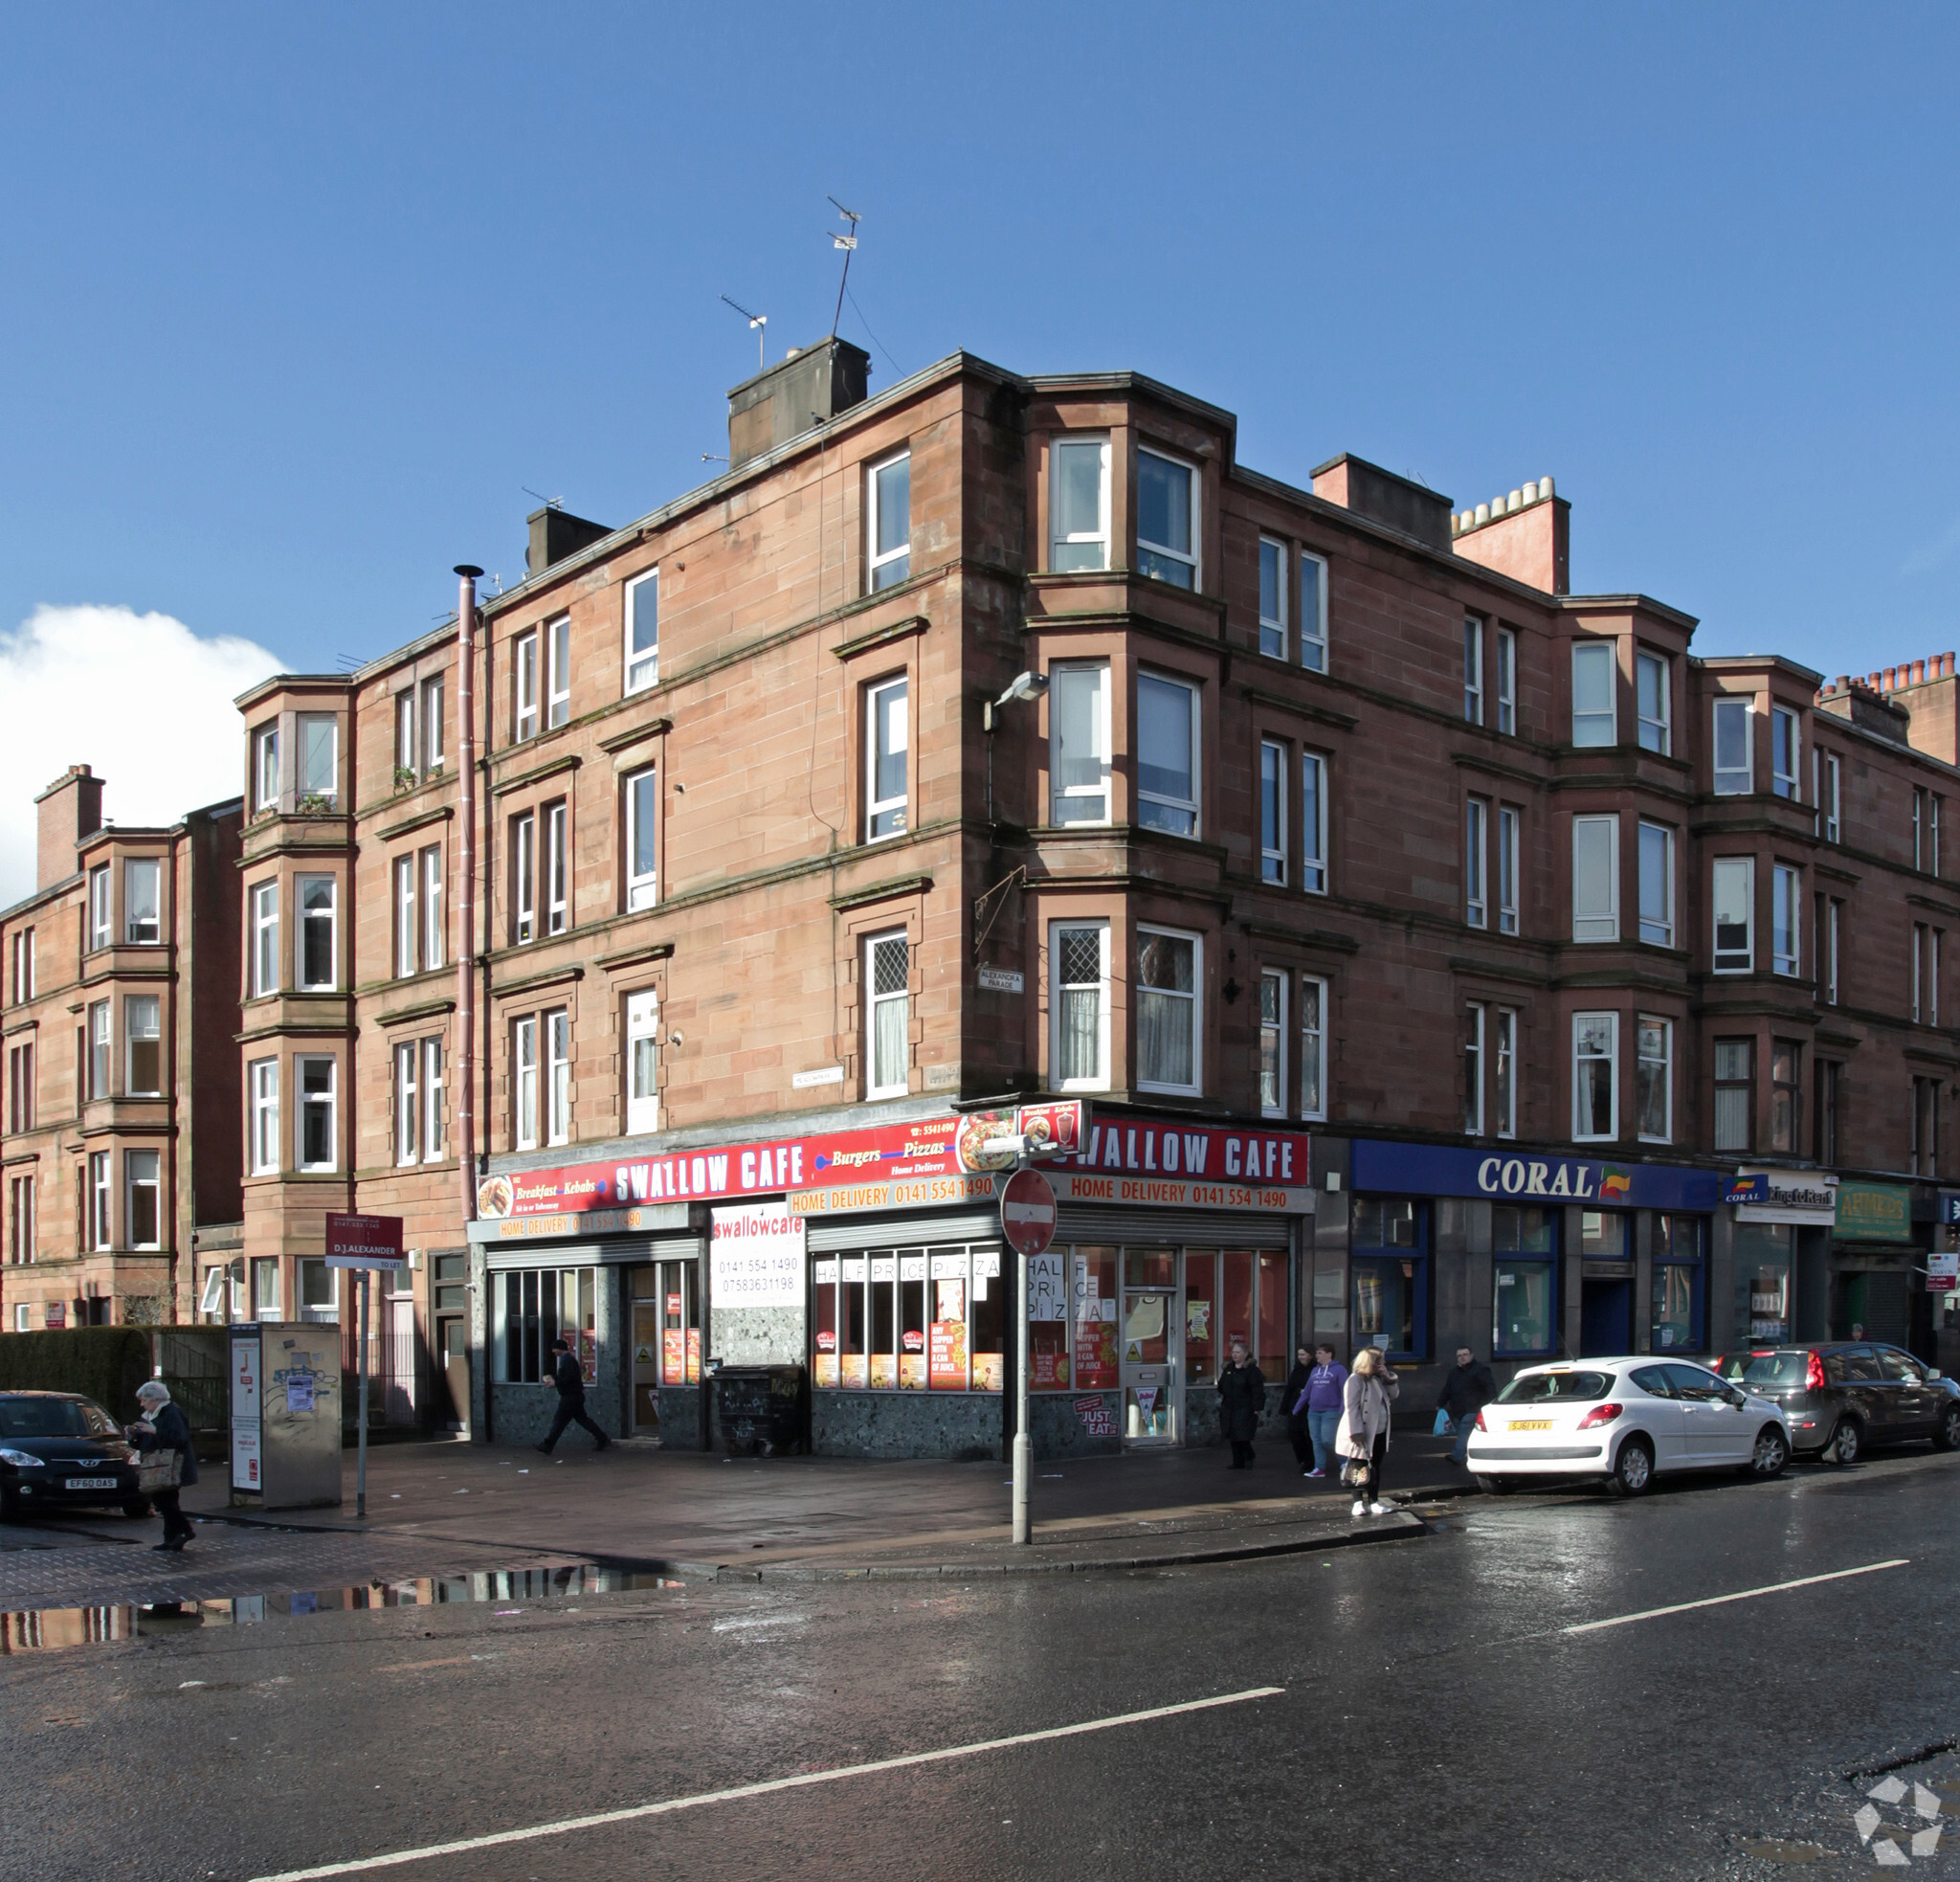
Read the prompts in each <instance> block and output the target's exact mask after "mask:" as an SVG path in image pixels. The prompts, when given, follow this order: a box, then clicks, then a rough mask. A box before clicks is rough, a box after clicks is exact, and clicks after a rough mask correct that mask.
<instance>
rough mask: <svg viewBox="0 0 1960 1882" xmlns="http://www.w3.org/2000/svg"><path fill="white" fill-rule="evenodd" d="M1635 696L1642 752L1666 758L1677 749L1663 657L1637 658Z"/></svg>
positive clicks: (1665, 662)
mask: <svg viewBox="0 0 1960 1882" xmlns="http://www.w3.org/2000/svg"><path fill="white" fill-rule="evenodd" d="M1634 694H1635V710H1636V712H1637V714H1638V716H1639V721H1640V750H1641V751H1658V752H1659V753H1660V754H1661V756H1662V757H1665V756H1666V755H1667V754H1668V753H1669V752H1670V751H1673V750H1674V713H1673V706H1672V694H1671V692H1670V689H1669V686H1668V672H1667V661H1665V660H1663V659H1662V658H1661V656H1660V655H1659V654H1647V653H1642V654H1637V655H1636V656H1635V657H1634Z"/></svg>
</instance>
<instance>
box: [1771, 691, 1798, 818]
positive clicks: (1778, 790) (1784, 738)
mask: <svg viewBox="0 0 1960 1882" xmlns="http://www.w3.org/2000/svg"><path fill="white" fill-rule="evenodd" d="M1797 777H1798V772H1797V727H1796V714H1795V713H1794V712H1793V711H1791V710H1790V708H1789V707H1788V706H1771V708H1770V789H1771V791H1772V792H1774V793H1775V795H1777V796H1779V797H1789V798H1791V799H1793V800H1794V799H1795V797H1796V795H1797V789H1796V781H1797Z"/></svg>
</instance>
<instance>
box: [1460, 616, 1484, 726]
mask: <svg viewBox="0 0 1960 1882" xmlns="http://www.w3.org/2000/svg"><path fill="white" fill-rule="evenodd" d="M1463 719H1464V723H1465V724H1466V725H1472V726H1481V725H1482V723H1483V616H1481V615H1465V616H1463Z"/></svg>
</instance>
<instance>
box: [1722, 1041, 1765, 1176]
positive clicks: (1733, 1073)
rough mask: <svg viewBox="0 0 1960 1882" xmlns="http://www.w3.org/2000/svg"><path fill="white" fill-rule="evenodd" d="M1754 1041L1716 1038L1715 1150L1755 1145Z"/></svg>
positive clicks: (1729, 1149) (1752, 1146) (1743, 1149)
mask: <svg viewBox="0 0 1960 1882" xmlns="http://www.w3.org/2000/svg"><path fill="white" fill-rule="evenodd" d="M1755 1059H1756V1042H1755V1041H1754V1040H1751V1039H1718V1040H1717V1041H1716V1042H1715V1065H1714V1070H1715V1132H1714V1138H1715V1141H1714V1144H1713V1148H1714V1149H1715V1150H1717V1151H1749V1150H1753V1149H1754V1148H1755V1142H1756V1130H1755V1117H1756V1079H1755Z"/></svg>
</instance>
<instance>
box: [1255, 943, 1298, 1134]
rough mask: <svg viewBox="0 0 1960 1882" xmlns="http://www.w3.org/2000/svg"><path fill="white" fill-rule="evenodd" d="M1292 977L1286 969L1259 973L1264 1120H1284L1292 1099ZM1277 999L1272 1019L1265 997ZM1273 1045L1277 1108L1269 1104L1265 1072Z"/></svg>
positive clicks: (1261, 1091) (1261, 1110) (1274, 1003)
mask: <svg viewBox="0 0 1960 1882" xmlns="http://www.w3.org/2000/svg"><path fill="white" fill-rule="evenodd" d="M1292 977H1293V976H1292V975H1290V974H1288V973H1287V972H1286V970H1285V969H1284V968H1280V967H1263V968H1261V969H1260V970H1259V1057H1258V1078H1259V1115H1260V1116H1261V1117H1284V1116H1285V1115H1286V1109H1287V1101H1288V1100H1289V1099H1290V1098H1291V1096H1292V1095H1293V1094H1292V1093H1291V1092H1290V1091H1288V1090H1287V1088H1286V1061H1287V1058H1288V1056H1289V1055H1288V1053H1287V1050H1286V1044H1287V1040H1286V1030H1287V1025H1288V1020H1287V1015H1286V1004H1287V1002H1286V994H1287V982H1288V981H1289V980H1290V979H1291V978H1292ZM1269 993H1270V994H1272V995H1274V996H1275V998H1274V1000H1273V1005H1272V1013H1271V1017H1270V1018H1269V1017H1268V1014H1267V1002H1266V996H1267V995H1268V994H1269ZM1268 1042H1270V1044H1271V1049H1272V1053H1273V1059H1274V1077H1273V1088H1274V1090H1275V1091H1276V1092H1277V1093H1278V1094H1279V1102H1278V1103H1277V1104H1269V1103H1267V1101H1266V1087H1265V1071H1266V1052H1267V1046H1268Z"/></svg>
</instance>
